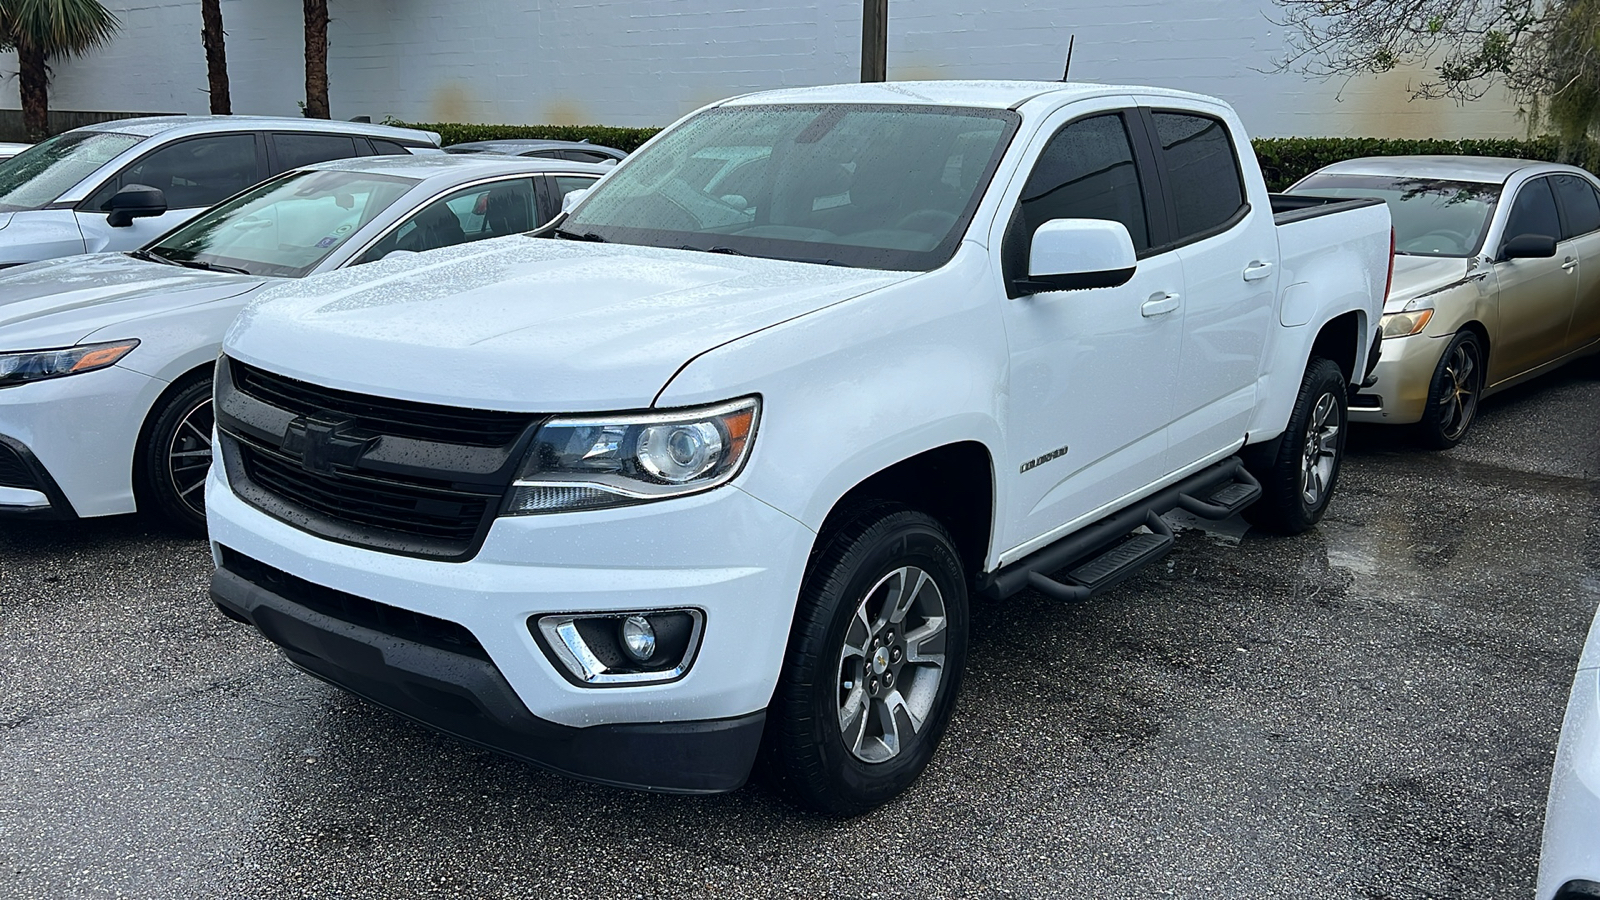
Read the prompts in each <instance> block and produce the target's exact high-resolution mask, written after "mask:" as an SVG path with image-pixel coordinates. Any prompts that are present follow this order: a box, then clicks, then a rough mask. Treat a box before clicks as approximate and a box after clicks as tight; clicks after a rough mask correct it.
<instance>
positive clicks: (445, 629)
mask: <svg viewBox="0 0 1600 900" xmlns="http://www.w3.org/2000/svg"><path fill="white" fill-rule="evenodd" d="M221 550H222V568H223V569H225V570H227V571H229V572H232V573H233V574H235V575H237V576H239V577H240V578H243V579H244V580H245V581H248V582H250V583H251V584H253V585H255V586H256V587H258V588H261V589H262V590H264V591H270V592H271V593H273V594H275V595H277V596H279V597H282V598H283V599H284V600H287V601H289V602H290V603H293V604H295V605H297V606H303V607H305V608H306V609H309V610H313V611H315V612H319V613H322V614H323V615H325V616H332V617H333V618H335V619H338V620H340V621H341V622H348V623H350V624H352V625H360V626H361V627H363V628H370V629H372V630H373V631H377V632H380V633H382V634H387V635H390V636H391V637H397V638H400V639H402V640H407V641H414V642H416V643H419V644H425V645H427V646H429V647H437V648H438V649H440V650H449V651H451V652H454V653H460V654H462V655H464V656H471V657H475V658H477V659H483V660H487V659H488V658H489V654H488V652H487V651H485V650H484V649H483V645H482V644H480V643H478V639H477V638H476V637H473V635H472V632H470V631H468V630H467V629H466V628H465V627H464V626H462V625H458V624H457V623H455V622H450V621H446V620H444V619H436V618H434V617H433V616H428V615H423V614H422V613H417V612H412V611H410V610H407V609H400V608H398V607H394V606H389V605H388V604H386V603H379V602H377V601H376V600H368V599H367V598H365V597H357V596H356V595H355V594H347V593H345V592H344V591H336V590H334V589H333V588H329V587H323V586H322V585H320V584H314V583H312V582H310V581H306V580H305V579H304V578H300V577H298V576H295V575H290V574H289V573H288V572H285V571H283V570H282V569H277V568H274V567H272V566H269V565H267V564H266V563H264V562H261V561H260V560H258V559H252V558H251V557H248V556H245V555H244V554H243V553H240V552H238V551H237V550H234V549H233V548H231V547H222V548H221Z"/></svg>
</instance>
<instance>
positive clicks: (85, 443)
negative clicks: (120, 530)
mask: <svg viewBox="0 0 1600 900" xmlns="http://www.w3.org/2000/svg"><path fill="white" fill-rule="evenodd" d="M166 387H167V383H166V382H164V381H161V380H160V379H157V378H151V377H150V376H148V375H142V374H140V373H138V372H134V371H132V370H130V369H124V368H122V367H121V366H112V367H110V368H107V369H101V370H99V371H96V372H85V373H83V374H81V375H71V376H68V377H66V378H52V379H49V380H46V381H39V382H35V383H33V384H19V385H15V386H13V387H8V388H3V389H0V443H4V444H6V445H7V446H8V447H9V448H10V449H11V451H12V452H14V453H16V454H17V455H18V456H20V457H21V458H22V459H24V460H25V461H26V465H27V466H28V467H29V468H31V469H33V470H34V474H35V475H36V476H37V477H36V483H34V484H32V485H28V486H26V488H25V489H26V490H29V491H31V492H32V493H33V494H35V495H42V496H43V497H44V499H46V500H47V501H48V504H47V505H44V506H41V505H40V504H39V503H38V501H39V496H32V497H23V496H21V495H12V494H10V492H7V491H0V514H18V513H20V514H24V515H29V516H45V515H48V516H51V517H54V518H74V517H76V516H106V515H114V514H117V513H130V512H133V511H134V494H133V457H134V453H135V452H136V450H137V446H138V443H139V433H140V431H141V429H143V427H144V420H145V416H146V415H147V414H148V413H149V411H150V408H151V407H152V406H154V405H155V402H156V400H157V399H158V398H159V397H160V396H161V392H162V391H163V390H165V389H166ZM4 452H5V451H4V450H0V453H4ZM41 510H48V512H41Z"/></svg>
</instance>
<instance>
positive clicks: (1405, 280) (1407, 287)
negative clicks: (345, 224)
mask: <svg viewBox="0 0 1600 900" xmlns="http://www.w3.org/2000/svg"><path fill="white" fill-rule="evenodd" d="M1470 262H1472V260H1470V259H1462V258H1458V257H1447V256H1396V257H1395V258H1394V284H1392V285H1390V286H1389V299H1388V301H1387V302H1385V303H1384V305H1383V311H1384V312H1386V313H1387V312H1398V311H1399V310H1401V309H1403V308H1405V305H1406V303H1407V302H1409V301H1411V300H1414V299H1416V298H1417V297H1420V296H1422V295H1423V294H1431V293H1433V292H1434V291H1437V290H1439V289H1440V288H1446V287H1449V286H1451V285H1453V284H1456V283H1457V282H1459V281H1461V280H1462V279H1464V278H1466V277H1467V271H1468V268H1467V266H1468V264H1469V263H1470Z"/></svg>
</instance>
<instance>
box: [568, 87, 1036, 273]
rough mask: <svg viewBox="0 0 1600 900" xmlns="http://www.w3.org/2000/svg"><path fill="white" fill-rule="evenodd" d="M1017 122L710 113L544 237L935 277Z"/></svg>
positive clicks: (854, 113)
mask: <svg viewBox="0 0 1600 900" xmlns="http://www.w3.org/2000/svg"><path fill="white" fill-rule="evenodd" d="M1017 122H1018V117H1017V115H1016V114H1015V113H1013V112H1010V111H1007V110H989V109H966V108H955V107H930V106H815V105H774V106H736V107H722V108H718V109H713V110H709V111H707V112H704V113H701V114H700V115H698V116H696V117H695V118H693V119H691V120H689V121H688V122H685V123H684V124H683V125H680V126H678V127H677V128H675V129H673V130H672V131H671V132H669V133H667V134H665V135H663V136H662V137H661V138H660V139H658V140H657V141H656V142H655V143H654V144H651V145H650V146H649V147H647V148H645V149H644V150H643V151H640V152H638V153H635V154H634V155H633V156H632V157H630V158H629V160H628V161H627V162H625V163H623V165H622V168H620V169H618V170H617V171H616V173H615V174H613V175H611V176H610V177H608V178H606V179H605V180H604V181H603V182H601V183H600V184H599V185H598V186H596V187H595V188H594V190H593V191H592V192H590V194H589V195H588V196H587V197H585V198H584V200H583V202H582V203H581V204H580V205H579V206H578V207H577V208H576V209H574V210H573V213H572V215H571V216H569V217H568V218H567V219H566V220H565V221H564V222H562V224H561V227H560V229H559V231H556V232H553V235H554V236H556V237H562V236H565V237H579V238H585V239H588V240H605V241H614V242H619V243H625V244H643V245H647V246H653V247H675V248H683V249H690V250H706V251H711V252H717V253H733V254H742V255H747V256H764V257H769V258H774V259H790V260H799V261H805V262H827V263H834V264H837V265H846V266H857V267H863V268H881V269H901V270H927V269H932V268H936V267H938V266H940V265H943V264H944V263H945V262H946V261H948V260H949V259H950V257H951V256H952V255H953V254H954V253H955V248H956V245H957V243H959V242H960V240H961V236H962V234H963V233H964V232H965V231H966V226H967V223H968V222H969V221H970V220H971V218H972V214H973V211H974V210H976V209H977V205H978V200H979V199H980V198H981V197H982V196H983V190H984V187H985V186H986V185H988V183H989V179H990V177H991V176H992V175H993V174H994V170H995V167H996V165H998V163H999V159H1000V155H1001V153H1003V152H1004V151H1005V148H1006V145H1007V143H1008V142H1009V140H1010V138H1011V135H1012V134H1013V133H1015V131H1016V127H1017Z"/></svg>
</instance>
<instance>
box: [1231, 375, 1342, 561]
mask: <svg viewBox="0 0 1600 900" xmlns="http://www.w3.org/2000/svg"><path fill="white" fill-rule="evenodd" d="M1348 391H1349V386H1348V385H1347V384H1346V383H1345V377H1344V370H1342V369H1340V368H1339V366H1338V364H1337V363H1335V362H1333V361H1332V360H1329V359H1322V358H1321V357H1313V358H1312V360H1311V363H1310V365H1308V366H1306V374H1305V377H1304V378H1302V379H1301V381H1300V393H1299V394H1298V395H1297V396H1296V397H1295V401H1294V410H1293V412H1291V413H1290V415H1289V425H1288V427H1287V428H1285V429H1284V432H1283V436H1282V437H1280V438H1278V439H1277V440H1275V441H1267V442H1266V443H1264V444H1260V445H1257V446H1255V447H1247V448H1245V452H1244V453H1243V454H1242V456H1243V457H1244V463H1245V468H1247V469H1249V470H1250V474H1252V475H1254V476H1255V477H1256V479H1257V480H1258V481H1260V482H1261V499H1260V500H1257V501H1256V502H1255V503H1253V504H1251V505H1250V506H1249V507H1247V508H1246V509H1245V511H1244V515H1245V518H1246V519H1247V520H1248V521H1249V522H1250V523H1251V524H1252V525H1255V526H1257V527H1259V528H1262V529H1264V530H1267V531H1273V532H1277V533H1279V534H1299V533H1300V532H1302V531H1305V530H1306V529H1308V528H1310V527H1311V526H1313V525H1315V524H1317V522H1318V521H1319V520H1321V518H1322V514H1323V513H1324V512H1326V511H1327V509H1328V500H1329V498H1331V497H1332V496H1333V489H1334V487H1335V486H1336V485H1337V484H1338V481H1339V466H1340V463H1341V462H1343V461H1344V439H1345V432H1346V431H1347V430H1348V429H1347V427H1346V426H1347V424H1348V422H1349V419H1350V416H1349V409H1348V403H1349V394H1348Z"/></svg>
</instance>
